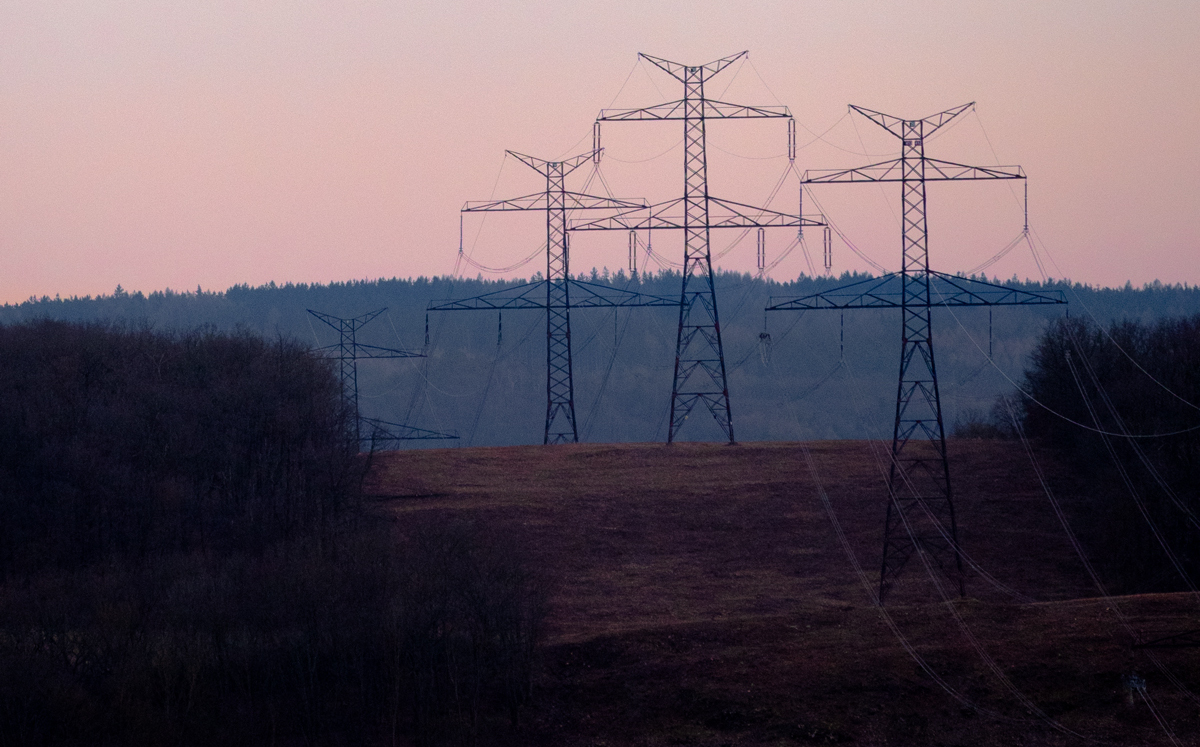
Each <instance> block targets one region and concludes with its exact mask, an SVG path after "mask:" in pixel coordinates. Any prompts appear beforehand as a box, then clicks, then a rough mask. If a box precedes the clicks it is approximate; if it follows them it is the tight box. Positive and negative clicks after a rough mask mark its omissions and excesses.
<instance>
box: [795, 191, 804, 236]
mask: <svg viewBox="0 0 1200 747" xmlns="http://www.w3.org/2000/svg"><path fill="white" fill-rule="evenodd" d="M796 217H798V218H799V219H800V227H799V228H797V229H796V238H798V239H803V238H804V185H803V184H801V185H800V207H799V209H797V211H796Z"/></svg>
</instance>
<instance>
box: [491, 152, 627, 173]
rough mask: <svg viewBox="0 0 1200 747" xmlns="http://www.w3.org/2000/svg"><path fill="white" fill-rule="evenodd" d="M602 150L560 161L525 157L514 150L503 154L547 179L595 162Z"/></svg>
mask: <svg viewBox="0 0 1200 747" xmlns="http://www.w3.org/2000/svg"><path fill="white" fill-rule="evenodd" d="M602 150H604V149H603V148H597V149H595V150H591V151H588V152H587V153H580V154H579V155H577V156H572V157H571V158H567V159H564V160H562V161H546V160H544V159H541V158H535V157H533V156H527V155H525V154H524V153H518V152H516V151H515V150H506V151H504V152H505V153H507V154H508V155H510V156H512V157H513V158H515V159H517V160H518V161H520V162H521V163H523V164H525V165H526V166H528V167H529V168H531V169H533V170H534V171H536V172H538V173H539V174H541V175H542V176H547V177H548V176H552V175H554V176H566V175H567V174H570V173H571V172H572V171H574V170H575V169H577V168H579V167H580V166H582V165H584V164H585V163H587V162H588V161H592V160H595V159H596V158H597V156H598V155H599V154H600V151H602Z"/></svg>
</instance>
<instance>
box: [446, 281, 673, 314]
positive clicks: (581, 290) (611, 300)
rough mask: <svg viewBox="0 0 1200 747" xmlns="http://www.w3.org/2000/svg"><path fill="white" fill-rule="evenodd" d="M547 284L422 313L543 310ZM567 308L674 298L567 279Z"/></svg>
mask: <svg viewBox="0 0 1200 747" xmlns="http://www.w3.org/2000/svg"><path fill="white" fill-rule="evenodd" d="M548 282H549V281H547V280H542V281H539V282H535V283H524V284H522V285H514V286H513V287H511V288H505V289H504V290H498V291H493V292H491V293H484V294H482V295H479V296H473V297H471V298H458V299H453V300H438V301H431V302H430V303H429V306H428V307H427V308H426V311H487V310H493V311H507V310H510V309H545V308H546V306H547V302H546V298H547V296H546V286H547V283H548ZM566 285H567V287H568V288H569V289H570V294H571V295H570V298H571V308H576V309H578V308H593V309H594V308H629V307H633V306H678V305H679V299H678V298H667V297H665V296H654V295H650V294H648V293H637V292H635V291H627V290H624V289H621V288H613V287H611V286H608V285H601V284H600V283H588V282H584V281H582V280H567V281H566Z"/></svg>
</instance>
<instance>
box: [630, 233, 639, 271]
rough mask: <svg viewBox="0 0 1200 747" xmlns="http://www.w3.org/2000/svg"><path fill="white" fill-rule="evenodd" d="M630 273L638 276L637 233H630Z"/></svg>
mask: <svg viewBox="0 0 1200 747" xmlns="http://www.w3.org/2000/svg"><path fill="white" fill-rule="evenodd" d="M629 273H630V274H631V275H636V274H637V231H630V232H629Z"/></svg>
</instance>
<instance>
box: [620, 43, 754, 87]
mask: <svg viewBox="0 0 1200 747" xmlns="http://www.w3.org/2000/svg"><path fill="white" fill-rule="evenodd" d="M747 54H749V51H746V50H743V51H741V52H738V53H737V54H731V55H729V56H728V57H722V58H721V59H719V60H713V61H712V62H708V63H705V64H703V65H698V66H691V65H683V64H680V63H678V62H672V61H671V60H664V59H663V58H661V57H655V56H653V55H648V54H646V53H644V52H639V53H638V57H640V58H641V59H643V60H645V61H646V62H649V63H650V64H651V65H654V66H655V67H657V68H658V69H659V70H662V71H663V72H665V73H666V74H667V75H670V76H671V77H672V78H674V79H675V80H677V81H679V82H680V83H687V82H688V73H689V72H691V73H695V72H697V71H699V72H700V74H701V75H700V77H701V78H702V79H703V80H708V79H709V78H711V77H712V76H714V75H716V74H717V73H719V72H721V71H722V70H724V69H725V68H727V67H729V66H730V65H732V64H733V63H735V62H737V61H738V60H740V59H741V58H743V57H745V56H746V55H747Z"/></svg>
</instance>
